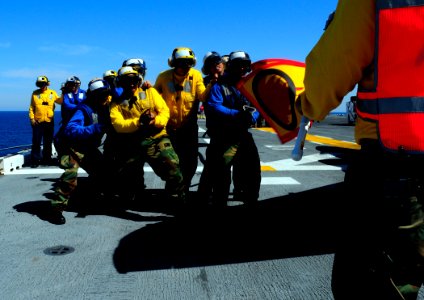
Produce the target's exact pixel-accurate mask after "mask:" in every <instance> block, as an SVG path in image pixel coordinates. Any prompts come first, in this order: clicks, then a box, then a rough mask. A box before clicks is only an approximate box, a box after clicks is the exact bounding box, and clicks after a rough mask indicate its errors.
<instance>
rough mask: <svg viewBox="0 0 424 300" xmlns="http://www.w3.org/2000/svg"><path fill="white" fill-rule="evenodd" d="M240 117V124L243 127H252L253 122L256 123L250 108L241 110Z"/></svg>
mask: <svg viewBox="0 0 424 300" xmlns="http://www.w3.org/2000/svg"><path fill="white" fill-rule="evenodd" d="M239 119H240V125H241V127H242V128H250V127H251V126H252V125H253V124H255V120H254V119H253V115H252V113H251V112H250V111H249V110H242V111H240V113H239Z"/></svg>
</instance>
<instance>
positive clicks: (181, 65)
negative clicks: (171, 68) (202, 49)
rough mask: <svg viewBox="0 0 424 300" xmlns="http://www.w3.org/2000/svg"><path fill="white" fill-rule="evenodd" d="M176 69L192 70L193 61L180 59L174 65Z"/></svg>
mask: <svg viewBox="0 0 424 300" xmlns="http://www.w3.org/2000/svg"><path fill="white" fill-rule="evenodd" d="M174 65H175V67H176V68H192V67H193V66H194V60H193V59H191V58H180V59H177V60H176V61H175V63H174Z"/></svg>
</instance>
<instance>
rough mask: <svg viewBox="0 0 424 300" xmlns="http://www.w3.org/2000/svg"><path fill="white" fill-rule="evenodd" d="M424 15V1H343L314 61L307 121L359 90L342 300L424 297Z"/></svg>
mask: <svg viewBox="0 0 424 300" xmlns="http://www.w3.org/2000/svg"><path fill="white" fill-rule="evenodd" d="M423 14H424V2H423V1H389V0H385V1H380V0H373V1H370V0H356V1H349V0H347V1H341V0H340V1H339V2H338V5H337V9H336V11H335V14H333V20H332V21H331V22H330V23H329V24H328V27H327V28H326V30H325V32H324V34H323V35H322V37H321V38H320V39H319V41H318V42H317V44H316V45H315V46H314V47H313V49H312V50H311V52H310V53H309V54H308V56H307V58H306V73H305V79H304V85H305V91H304V92H303V93H302V94H300V95H299V97H298V99H297V101H296V108H297V109H298V111H299V112H300V113H301V114H302V115H304V116H306V117H307V118H309V119H311V120H316V121H320V120H323V119H324V118H325V117H326V115H327V114H328V113H329V112H330V111H331V110H333V109H335V108H336V107H337V106H338V105H339V104H340V103H341V101H342V100H343V97H344V96H345V95H346V94H347V93H348V92H350V91H351V90H352V89H353V88H354V87H355V85H356V84H358V100H357V113H358V119H357V122H356V125H355V139H356V141H357V143H358V144H359V145H360V146H361V149H360V150H359V151H358V152H357V153H355V154H354V155H353V157H352V158H351V161H350V162H349V165H348V168H347V171H346V174H345V180H344V182H345V186H346V188H347V192H346V194H345V195H344V196H345V197H344V199H341V200H343V202H344V204H343V208H340V209H341V211H340V213H341V217H340V222H341V223H340V224H342V226H343V230H342V231H341V234H342V236H341V237H340V243H339V244H338V246H337V249H336V253H335V258H334V264H333V274H332V291H333V295H334V298H335V299H416V297H417V294H418V290H419V287H420V286H421V284H422V281H423V268H422V267H420V266H422V265H423V262H424V260H423V258H424V223H423V221H424V219H423V216H424V213H423V210H422V203H421V202H422V198H423V197H422V196H423V195H422V194H423V193H422V189H421V188H419V187H418V188H417V189H416V190H414V187H416V185H415V183H414V181H413V180H411V178H412V179H414V180H415V179H418V180H421V182H422V179H423V176H422V175H421V174H422V169H423V165H424V156H423V154H424V133H423V131H422V129H421V128H419V126H417V124H421V122H422V120H423V118H424V117H423V110H422V107H423V103H424V100H423V99H424V98H423V96H424V79H423V76H422V74H423V73H424V63H423V62H422V47H423V42H422V39H421V37H422V36H423V35H424V19H423V17H422V16H423ZM376 20H378V23H376ZM347 36H349V38H346V37H347ZM404 179H405V180H404Z"/></svg>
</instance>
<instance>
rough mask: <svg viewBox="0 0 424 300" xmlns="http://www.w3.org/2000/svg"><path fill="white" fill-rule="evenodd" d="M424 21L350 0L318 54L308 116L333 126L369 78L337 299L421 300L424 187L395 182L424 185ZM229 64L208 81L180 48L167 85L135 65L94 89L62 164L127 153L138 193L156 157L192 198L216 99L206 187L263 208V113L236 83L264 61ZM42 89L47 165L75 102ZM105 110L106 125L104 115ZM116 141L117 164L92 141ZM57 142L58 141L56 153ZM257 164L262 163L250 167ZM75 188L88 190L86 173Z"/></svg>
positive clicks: (170, 185) (410, 4) (208, 71)
mask: <svg viewBox="0 0 424 300" xmlns="http://www.w3.org/2000/svg"><path fill="white" fill-rule="evenodd" d="M423 15H424V4H423V1H396V0H374V1H370V0H357V1H339V2H338V5H337V8H336V10H335V12H334V13H332V14H331V17H330V18H329V20H328V22H327V24H326V26H325V32H324V34H323V35H322V37H321V38H320V39H319V41H318V42H317V44H316V45H315V46H314V48H313V49H312V50H311V52H310V53H309V54H308V56H307V58H306V73H305V78H304V86H305V90H304V92H303V93H301V94H300V95H299V96H298V98H297V99H296V105H295V106H296V109H297V110H298V112H299V113H300V114H301V115H303V116H306V117H307V118H309V119H311V120H315V121H320V120H323V119H324V118H325V117H326V116H327V114H328V113H329V112H330V111H331V110H333V109H334V108H336V107H337V106H338V105H340V103H341V101H342V100H343V97H344V96H345V95H346V94H347V93H349V92H350V91H351V90H352V89H353V88H354V87H355V85H357V84H358V100H357V113H358V118H357V121H356V124H355V138H356V141H357V143H358V144H359V145H361V150H359V151H358V152H357V153H356V154H355V155H354V157H352V159H351V160H350V161H349V166H348V168H347V171H346V175H345V183H346V188H347V189H348V193H347V195H348V196H347V201H348V204H347V209H344V210H343V211H342V212H341V213H342V214H343V221H344V222H343V224H344V227H343V230H340V233H341V237H340V239H339V240H338V245H337V249H336V254H335V259H334V265H333V274H332V291H333V295H334V298H335V299H415V298H416V297H417V294H418V290H419V287H420V286H421V284H422V282H423V273H422V272H423V269H422V265H424V264H423V259H424V211H423V209H422V207H423V203H422V198H423V195H422V187H420V186H416V189H417V190H415V191H413V192H414V194H411V195H409V194H408V195H406V196H408V197H403V198H402V197H394V196H393V195H387V189H388V188H389V187H390V188H393V185H397V186H399V184H402V183H404V185H403V187H400V189H401V190H402V191H403V192H404V190H406V191H411V190H412V189H411V186H412V185H414V184H415V183H414V182H415V181H410V180H408V181H405V182H403V181H402V180H400V181H401V182H400V183H399V182H396V181H397V179H399V178H401V177H402V176H406V177H408V176H409V177H412V178H414V179H418V180H423V178H422V177H423V176H422V175H420V174H422V165H423V160H422V153H424V143H423V140H424V137H423V134H422V130H421V128H420V126H417V124H420V122H421V121H422V115H423V110H422V104H421V102H422V99H423V95H424V90H423V87H424V82H423V80H422V76H421V74H422V72H423V71H424V67H423V66H424V64H423V63H422V41H421V40H420V38H419V37H421V36H422V34H423V33H424V25H423V18H422V16H423ZM346 37H349V38H346ZM224 60H225V57H223V56H220V55H219V54H218V53H217V52H210V53H208V54H207V55H206V56H205V58H204V66H203V68H202V71H203V73H204V75H205V78H202V76H201V73H200V72H199V71H197V70H195V69H194V68H193V67H194V65H195V63H196V59H195V56H194V53H193V51H192V50H191V49H189V48H176V49H175V50H174V51H173V53H172V56H171V58H170V59H169V66H170V67H171V69H170V70H167V71H165V72H163V73H161V74H160V75H159V76H158V78H157V80H156V83H155V84H154V86H153V87H151V86H150V85H149V84H147V83H144V85H143V84H142V83H143V78H144V75H143V73H142V71H140V69H137V68H133V67H131V66H123V67H122V68H121V69H119V71H118V72H117V75H116V86H115V83H107V82H106V80H105V79H96V80H94V81H92V82H90V84H89V86H88V91H87V99H86V100H85V101H84V102H83V103H84V104H83V105H79V106H78V107H77V108H76V110H75V111H74V114H73V116H72V117H71V119H70V120H69V122H68V125H67V126H66V129H65V130H64V131H65V132H67V134H66V135H67V136H68V137H71V136H72V137H73V139H72V140H73V141H78V143H79V144H80V145H81V148H77V146H75V145H72V147H71V152H70V153H71V154H70V155H68V156H67V157H68V158H67V159H63V157H62V158H61V164H65V163H69V165H70V166H72V167H75V166H78V164H80V165H81V166H82V167H84V168H86V167H85V165H84V161H85V160H87V161H88V160H89V157H90V156H91V157H96V155H99V157H103V158H102V159H104V158H105V157H114V159H113V161H114V162H115V163H117V166H118V168H117V169H119V170H121V169H125V168H124V166H125V165H127V164H131V168H127V171H128V169H129V170H132V171H131V172H133V173H134V174H136V175H137V176H138V177H137V176H132V177H131V178H132V179H133V180H135V182H136V184H135V186H137V187H143V186H144V183H143V181H142V179H141V178H142V175H143V174H142V168H140V166H141V165H142V164H143V163H144V162H148V163H149V164H151V165H152V167H153V168H154V170H155V172H156V173H157V174H158V175H159V176H161V178H162V179H164V180H166V183H167V185H166V190H167V192H169V195H171V196H175V198H178V199H184V197H186V193H187V188H188V187H189V185H190V182H191V179H192V177H193V174H194V171H195V169H196V166H197V137H198V136H197V122H196V119H197V118H196V116H197V111H198V102H197V101H204V110H205V114H206V125H207V131H208V134H209V136H210V138H211V141H210V145H209V146H208V148H207V150H206V164H205V167H204V171H203V174H202V177H201V180H200V184H199V193H202V194H203V195H208V194H209V195H212V200H213V201H214V203H215V204H216V205H218V206H222V205H225V201H226V199H227V197H228V192H229V183H230V182H231V175H232V176H233V183H234V188H235V194H239V195H240V197H241V199H243V201H245V202H246V204H252V203H254V202H255V201H257V198H258V193H259V186H260V180H261V175H260V165H259V156H258V152H257V148H256V145H255V143H254V141H253V139H252V136H251V134H250V133H249V131H248V129H249V127H250V126H251V125H252V124H253V123H254V122H255V121H256V119H257V118H258V112H257V111H256V110H255V109H254V108H252V107H251V106H250V105H249V103H248V101H247V100H246V99H245V98H244V97H243V95H241V94H240V92H239V91H238V90H237V88H236V87H235V83H236V82H237V81H238V80H239V79H240V78H241V77H242V76H244V75H245V74H246V73H247V72H249V69H250V64H251V61H250V58H249V55H248V54H247V53H246V52H243V51H235V52H232V53H230V55H229V56H228V61H227V62H226V64H225V61H224ZM139 62H142V61H141V60H139ZM144 70H145V69H144ZM37 86H39V87H40V89H39V90H37V91H35V92H34V94H33V97H32V102H31V103H32V105H31V107H32V108H30V119H31V124H32V125H33V127H34V138H33V159H34V161H36V162H37V160H39V159H40V153H39V151H38V152H37V146H38V145H39V141H40V139H41V137H45V136H46V135H45V134H46V133H48V132H51V130H52V127H50V126H49V125H50V124H48V123H49V122H50V121H51V118H52V113H50V112H49V111H48V110H47V108H48V107H54V105H55V103H60V102H61V101H62V100H63V101H65V99H64V98H63V99H61V97H59V96H58V95H57V94H56V93H55V92H54V91H52V90H49V89H48V88H47V86H48V79H47V77H45V76H40V77H38V78H37ZM62 105H63V104H62ZM62 107H64V106H62ZM103 108H105V109H104V111H105V113H104V118H103V117H101V116H100V115H101V114H100V112H101V111H103V110H102V109H103ZM106 108H107V109H106ZM94 116H96V117H94ZM399 120H401V121H399ZM111 132H113V133H111ZM104 133H106V134H107V138H106V140H109V139H110V140H109V141H108V142H105V145H104V146H105V149H104V153H103V156H101V154H100V153H98V154H94V153H93V154H91V152H84V150H83V149H84V147H89V146H93V149H94V148H95V149H97V146H98V145H99V142H100V137H101V134H104ZM92 136H95V137H96V143H94V140H93V139H92V138H91V137H92ZM88 140H90V141H93V143H89V142H87V141H88ZM48 143H49V138H48V137H47V138H46V139H45V145H47V147H44V150H45V153H44V154H45V158H47V159H48V158H49V156H48V155H49V150H50V149H49V148H48V147H49V146H48ZM117 145H118V146H117ZM128 148H129V149H128ZM89 153H90V154H89ZM246 159H247V160H248V163H243V161H245V160H246ZM90 160H91V161H93V162H95V161H96V159H94V158H93V159H90ZM231 167H233V174H231ZM102 168H103V169H104V164H102V163H99V164H97V166H96V167H95V168H94V169H93V170H96V171H97V172H98V173H97V174H98V176H97V177H98V178H99V179H100V178H102V176H103V177H104V176H105V175H106V174H108V172H104V171H101V170H102ZM162 168H163V169H162ZM87 170H88V171H89V170H90V169H89V168H88V167H87ZM93 174H94V173H93ZM218 174H219V175H218ZM65 177H66V176H65ZM62 179H63V181H64V182H65V181H66V178H63V177H62ZM67 180H68V183H72V182H75V183H76V176H68V179H67ZM65 186H66V185H63V186H62V190H58V191H57V195H58V196H59V195H61V197H62V196H63V198H61V199H59V200H58V202H57V203H60V205H64V204H66V199H68V198H67V193H68V192H70V191H72V188H70V187H71V186H72V184H68V185H67V186H66V188H65ZM403 196H405V195H403ZM204 199H206V196H205V197H204ZM399 199H401V200H399ZM405 199H407V200H406V202H405ZM395 200H396V201H395ZM397 200H399V202H397ZM58 212H59V214H58V216H59V219H60V217H61V218H63V216H62V214H61V213H60V210H58ZM59 221H60V220H59ZM61 222H62V223H64V219H63V220H62V221H61ZM394 241H395V243H394ZM399 241H400V242H399ZM393 243H394V244H395V246H396V247H393ZM396 243H397V244H396ZM388 249H391V250H393V249H397V251H387V250H388Z"/></svg>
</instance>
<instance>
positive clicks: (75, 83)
mask: <svg viewBox="0 0 424 300" xmlns="http://www.w3.org/2000/svg"><path fill="white" fill-rule="evenodd" d="M80 86H81V80H80V79H79V78H78V77H77V76H71V77H68V78H67V79H66V82H65V90H66V91H67V92H66V93H64V94H63V103H62V107H61V117H62V124H63V125H64V126H66V124H67V122H68V121H69V119H70V118H71V116H72V114H73V112H74V109H75V108H76V107H77V106H78V104H80V103H81V102H83V101H84V100H85V99H86V98H87V94H86V91H85V90H83V89H81V88H80Z"/></svg>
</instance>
